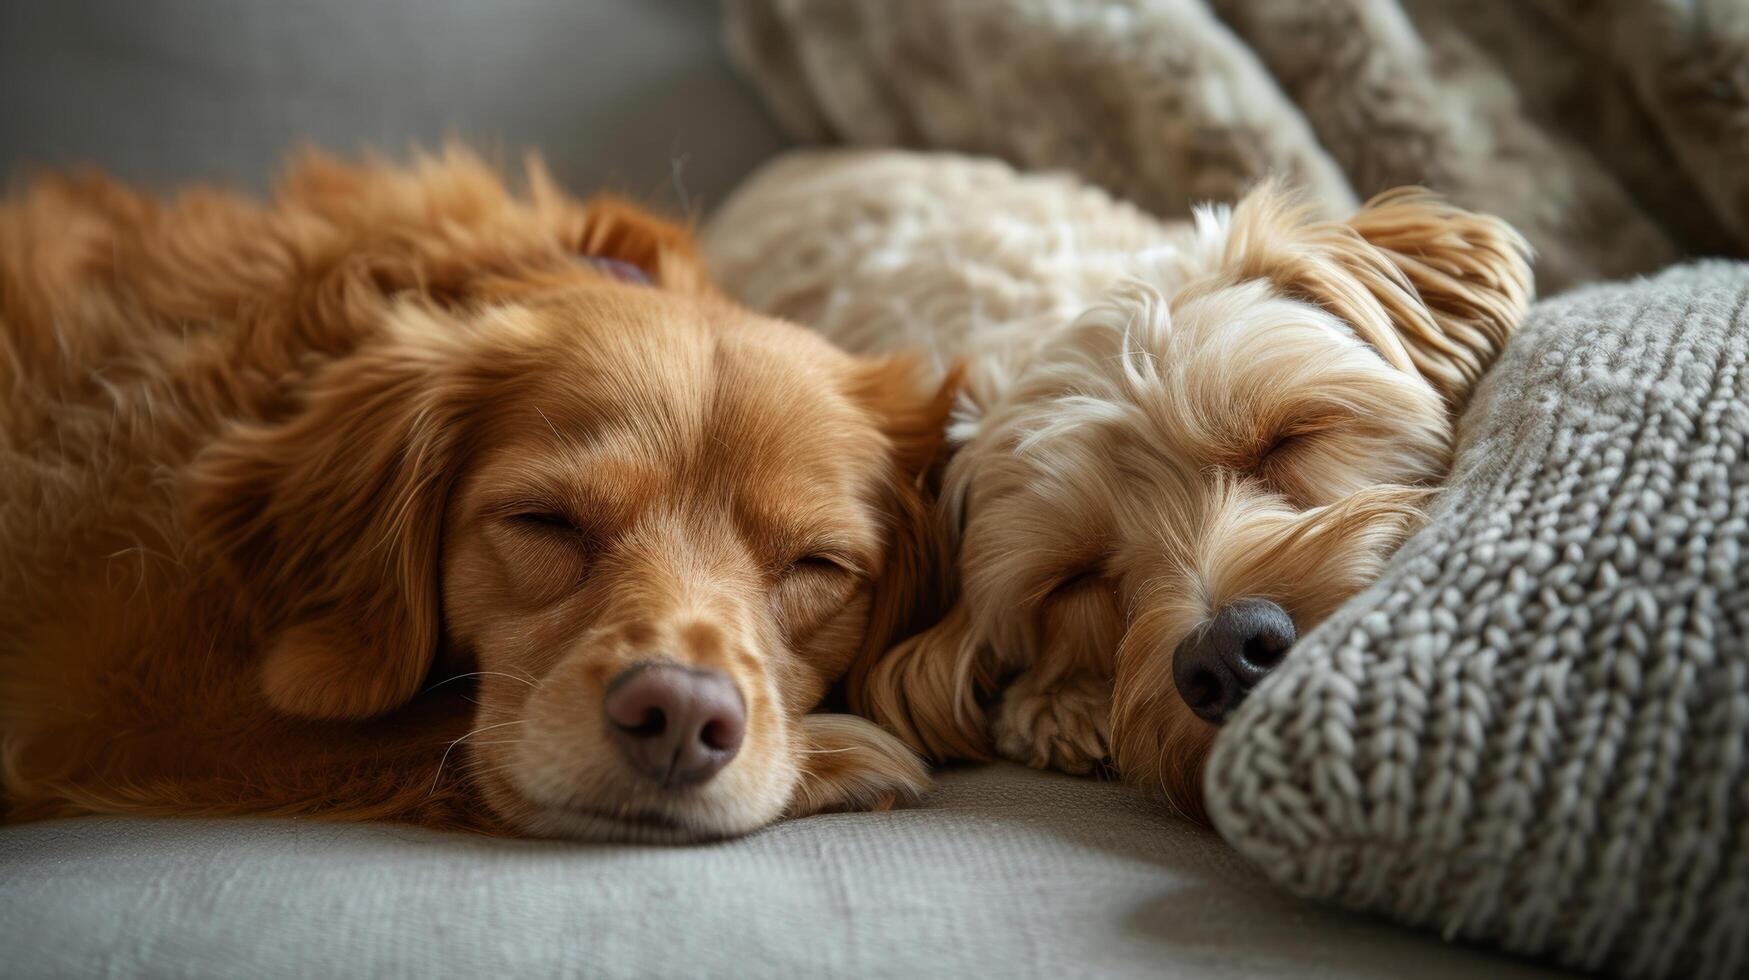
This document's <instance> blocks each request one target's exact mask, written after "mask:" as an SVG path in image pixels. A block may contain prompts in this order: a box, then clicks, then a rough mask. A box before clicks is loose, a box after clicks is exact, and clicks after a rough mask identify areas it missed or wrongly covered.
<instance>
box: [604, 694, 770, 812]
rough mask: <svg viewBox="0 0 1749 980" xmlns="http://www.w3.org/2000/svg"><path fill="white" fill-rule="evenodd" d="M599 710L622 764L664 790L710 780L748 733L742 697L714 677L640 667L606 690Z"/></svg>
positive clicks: (732, 754) (733, 755) (732, 755)
mask: <svg viewBox="0 0 1749 980" xmlns="http://www.w3.org/2000/svg"><path fill="white" fill-rule="evenodd" d="M602 709H603V710H604V711H605V712H606V714H607V731H608V734H609V735H610V736H611V737H612V738H613V740H614V742H616V743H617V744H618V745H619V748H620V751H621V752H623V753H624V754H625V757H626V761H627V762H630V763H631V765H632V768H634V769H636V770H638V772H640V773H643V774H644V775H645V776H648V777H649V778H651V779H653V780H655V781H656V782H658V783H661V784H662V785H664V786H671V785H679V784H685V783H700V782H703V781H705V780H707V779H709V778H711V777H712V776H714V775H716V774H717V771H718V770H719V769H722V768H723V766H725V765H728V763H729V760H730V759H733V758H734V757H735V752H736V751H737V750H739V749H740V748H741V736H742V735H743V734H745V732H746V730H747V709H746V707H745V705H743V704H742V701H741V692H740V691H739V690H737V689H736V687H735V682H734V681H732V680H730V679H729V675H727V674H725V673H723V672H722V671H720V670H706V669H701V668H697V667H682V666H680V665H678V664H665V663H651V664H639V665H637V666H634V667H630V668H627V669H626V670H625V671H623V672H622V673H621V674H620V675H619V676H618V677H615V678H614V679H613V680H612V681H611V682H610V683H609V684H608V685H607V696H606V697H605V698H604V699H603V701H602Z"/></svg>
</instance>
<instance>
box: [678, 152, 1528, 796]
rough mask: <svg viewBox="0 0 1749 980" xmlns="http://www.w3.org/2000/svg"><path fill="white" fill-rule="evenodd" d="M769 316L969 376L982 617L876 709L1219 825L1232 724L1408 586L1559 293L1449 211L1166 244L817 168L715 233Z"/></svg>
mask: <svg viewBox="0 0 1749 980" xmlns="http://www.w3.org/2000/svg"><path fill="white" fill-rule="evenodd" d="M706 250H707V254H708V255H709V257H710V259H711V260H712V262H713V265H714V268H715V271H716V272H717V273H718V274H719V275H720V276H721V277H722V280H723V281H725V282H728V283H731V284H733V288H734V289H735V290H736V291H737V292H738V294H739V297H740V298H741V299H742V300H743V301H745V302H747V303H748V304H749V305H751V306H753V307H754V308H756V309H760V310H763V311H764V312H766V313H771V314H777V315H780V316H783V317H786V318H789V319H793V320H797V321H800V322H803V323H809V324H813V325H814V326H816V327H817V328H818V329H820V330H821V331H823V332H824V333H826V335H827V336H828V337H830V338H831V339H832V340H834V341H836V342H838V343H840V344H842V345H844V346H846V347H848V348H850V349H851V350H852V351H855V352H862V353H868V352H874V351H882V350H888V349H897V348H902V347H917V348H924V349H927V350H932V351H933V352H934V353H935V354H936V356H937V358H938V362H939V364H940V365H943V366H945V365H947V364H949V363H951V362H953V361H956V360H963V361H964V363H965V368H966V380H965V389H964V392H963V396H962V398H961V404H960V405H959V408H958V410H957V412H956V415H955V419H954V421H953V423H952V429H951V430H950V444H951V445H952V447H953V454H952V456H951V459H950V461H949V462H948V463H947V465H946V468H945V471H944V473H943V475H942V480H943V486H942V492H941V497H940V500H941V504H940V506H941V517H942V519H943V521H944V523H945V525H946V527H947V530H948V531H949V533H950V534H951V535H952V536H953V540H954V542H955V545H956V547H957V555H958V571H959V576H960V580H959V589H960V598H959V601H958V604H957V605H956V606H955V607H954V608H953V609H952V611H951V612H950V613H949V614H948V615H947V616H946V617H945V618H944V619H943V620H942V621H941V622H940V623H939V624H937V625H936V626H935V627H934V628H932V629H931V630H929V631H927V632H925V633H923V634H922V635H920V636H918V637H915V638H913V639H912V640H910V641H907V642H905V643H903V644H901V645H900V646H898V647H896V648H895V649H893V650H892V651H891V652H890V653H889V654H888V655H887V656H886V657H885V658H884V659H883V660H882V661H880V662H879V663H878V665H877V666H876V667H875V668H874V669H873V670H872V671H871V672H870V673H869V674H868V676H867V677H865V678H862V683H860V684H859V685H857V686H856V688H855V689H854V690H853V691H852V692H851V695H852V699H853V706H855V707H856V708H858V709H859V710H861V711H864V712H866V713H868V714H869V715H871V716H872V717H874V718H875V719H876V720H878V721H879V722H881V723H882V724H884V725H885V726H887V727H888V728H890V729H891V730H893V731H894V732H896V733H898V734H899V735H901V736H902V737H904V738H905V739H906V740H907V741H908V742H910V743H911V744H912V745H914V746H916V747H917V748H918V749H920V750H922V751H924V752H926V753H928V754H930V755H932V756H934V757H936V758H952V757H966V758H979V757H984V756H986V755H987V754H988V753H989V752H990V750H991V748H992V747H993V748H994V749H995V750H996V751H998V752H1000V753H1001V754H1002V755H1005V756H1008V757H1011V758H1015V759H1018V760H1021V761H1024V762H1027V763H1029V764H1031V765H1034V766H1040V767H1054V768H1060V769H1065V770H1068V771H1072V772H1085V771H1089V770H1090V769H1092V768H1094V767H1095V766H1096V765H1098V764H1100V763H1102V762H1105V761H1108V760H1109V762H1110V763H1112V764H1115V766H1116V768H1117V770H1118V772H1119V773H1120V774H1121V775H1122V776H1123V777H1124V778H1125V779H1127V780H1129V781H1131V782H1133V783H1137V784H1140V785H1144V786H1147V787H1151V788H1153V789H1155V790H1156V791H1158V792H1160V793H1162V794H1163V795H1164V796H1165V797H1166V798H1167V799H1168V800H1170V801H1171V802H1173V803H1174V804H1175V805H1176V806H1178V807H1179V808H1180V809H1181V810H1183V811H1184V812H1186V813H1188V814H1191V815H1193V816H1200V813H1201V784H1202V766H1203V762H1204V759H1205V757H1206V755H1207V751H1208V747H1209V744H1210V742H1211V740H1212V739H1213V737H1214V734H1215V732H1216V731H1217V728H1218V726H1219V724H1220V723H1221V722H1222V721H1223V720H1224V719H1225V718H1226V717H1227V715H1228V714H1229V713H1230V712H1231V711H1232V710H1233V709H1234V708H1235V707H1236V706H1237V705H1238V703H1239V702H1240V700H1241V699H1242V698H1243V697H1244V696H1245V695H1246V693H1247V692H1248V691H1249V690H1250V689H1251V687H1252V686H1253V685H1254V684H1255V683H1256V682H1257V681H1258V680H1259V679H1260V678H1262V677H1263V676H1264V675H1265V674H1267V673H1268V672H1269V670H1270V669H1271V668H1273V667H1274V666H1275V665H1276V664H1277V663H1279V662H1280V660H1281V659H1282V657H1283V656H1284V655H1286V654H1287V653H1288V652H1289V648H1290V647H1291V645H1292V643H1293V642H1294V640H1295V638H1296V637H1297V636H1298V635H1299V633H1301V632H1303V631H1305V630H1307V629H1309V628H1311V627H1312V626H1315V625H1316V624H1317V623H1318V622H1320V621H1321V620H1323V619H1324V618H1325V617H1326V616H1327V615H1328V614H1329V613H1330V612H1331V611H1332V610H1333V609H1334V608H1335V607H1336V606H1337V605H1338V604H1340V603H1341V602H1342V601H1343V600H1345V599H1347V598H1348V597H1350V596H1352V595H1353V594H1354V593H1355V592H1357V591H1358V590H1359V589H1361V588H1362V587H1364V586H1365V585H1366V584H1367V583H1368V582H1369V581H1371V580H1372V579H1373V577H1374V576H1375V575H1376V574H1377V573H1378V571H1379V570H1380V568H1381V565H1382V563H1383V562H1384V561H1385V559H1386V558H1387V557H1388V556H1389V555H1390V554H1391V552H1392V550H1393V549H1394V548H1395V547H1396V546H1397V545H1398V544H1399V543H1400V542H1401V541H1402V540H1403V539H1404V538H1405V536H1407V534H1408V533H1409V532H1410V531H1411V530H1412V529H1413V528H1414V527H1415V526H1416V525H1417V522H1418V518H1419V514H1420V508H1421V506H1422V505H1423V504H1424V503H1425V501H1426V500H1427V498H1428V496H1429V492H1430V490H1431V489H1432V488H1434V487H1436V486H1437V485H1438V484H1439V483H1440V481H1441V480H1442V479H1443V478H1444V476H1445V473H1446V471H1447V467H1448V461H1449V459H1450V453H1451V443H1452V434H1453V420H1454V417H1455V414H1456V412H1457V410H1458V409H1460V408H1461V407H1462V405H1463V403H1464V402H1465V400H1466V399H1467V397H1468V395H1469V392H1470V388H1471V386H1472V384H1473V383H1474V382H1475V380H1476V379H1477V377H1478V376H1479V375H1480V374H1481V373H1482V371H1483V370H1484V369H1485V368H1486V367H1487V366H1488V364H1489V363H1490V362H1491V361H1492V359H1493V358H1494V356H1495V355H1496V353H1497V352H1498V350H1499V348H1500V346H1501V344H1502V342H1503V341H1504V340H1505V338H1506V337H1507V335H1508V334H1509V332H1510V331H1511V330H1512V329H1513V328H1514V326H1515V325H1516V324H1517V322H1518V321H1519V319H1520V317H1521V315H1522V313H1523V311H1524V309H1525V306H1526V304H1527V302H1528V300H1529V297H1530V294H1531V277H1530V270H1529V266H1528V263H1527V256H1526V253H1527V247H1526V246H1525V244H1524V242H1523V240H1522V239H1521V238H1520V237H1519V236H1518V234H1517V233H1516V232H1514V231H1513V230H1512V228H1510V227H1509V226H1507V225H1506V224H1505V223H1504V222H1502V221H1500V220H1498V219H1495V218H1492V217H1488V216H1484V215H1478V214H1472V213H1469V212H1466V211H1463V210H1460V209H1458V208H1456V207H1452V206H1450V205H1447V204H1445V203H1442V202H1441V201H1439V200H1438V199H1436V198H1435V197H1433V196H1431V195H1429V194H1427V193H1425V192H1422V191H1418V190H1413V189H1405V190H1398V191H1392V192H1389V193H1386V194H1383V195H1380V196H1379V197H1378V198H1376V199H1374V200H1373V201H1371V202H1370V203H1368V204H1367V205H1366V206H1365V207H1364V208H1362V209H1361V210H1360V211H1359V212H1358V213H1356V214H1355V215H1353V216H1352V217H1350V218H1348V219H1347V220H1345V221H1330V220H1318V219H1317V218H1316V217H1314V216H1313V215H1311V214H1309V213H1308V212H1307V211H1306V209H1304V208H1302V207H1300V206H1299V205H1298V204H1296V203H1295V201H1294V200H1293V198H1292V196H1291V195H1290V194H1289V193H1287V192H1286V191H1284V190H1283V189H1282V188H1280V187H1278V186H1275V185H1264V186H1262V187H1259V188H1258V189H1256V190H1254V191H1253V192H1251V193H1250V194H1249V195H1248V196H1247V197H1246V198H1245V199H1244V200H1243V201H1241V202H1240V203H1239V204H1238V205H1237V206H1236V207H1232V208H1227V207H1225V206H1213V207H1208V208H1204V209H1201V210H1199V211H1198V212H1197V213H1196V215H1195V220H1194V221H1193V222H1188V223H1184V224H1180V225H1165V224H1162V223H1159V222H1156V221H1154V220H1153V219H1151V218H1149V217H1147V216H1145V215H1143V214H1141V213H1139V212H1138V211H1136V210H1134V209H1132V208H1130V207H1128V206H1126V205H1123V204H1120V203H1116V202H1114V201H1112V200H1111V199H1109V198H1108V197H1106V196H1105V195H1104V194H1102V193H1100V192H1098V191H1095V190H1091V189H1089V188H1086V187H1083V186H1081V185H1078V184H1077V183H1075V182H1073V181H1072V180H1070V179H1068V178H1064V177H1057V176H1022V175H1018V174H1016V173H1014V172H1013V171H1012V170H1010V169H1009V168H1007V167H1006V166H1004V165H1001V164H998V163H992V162H987V161H976V160H970V159H965V158H959V157H951V156H932V155H919V154H908V153H902V152H884V151H883V152H829V153H804V154H798V155H793V156H791V157H789V158H786V159H784V160H782V161H779V162H777V163H774V164H772V165H770V166H768V167H767V168H766V169H765V170H764V171H763V172H762V173H760V174H759V175H757V176H756V177H755V178H754V179H752V180H751V181H750V182H749V183H748V184H747V185H745V186H744V187H743V189H742V190H741V191H740V192H739V193H738V194H737V195H736V196H735V197H734V198H733V199H732V200H731V201H729V202H728V203H727V204H726V205H725V207H724V208H723V210H722V211H721V213H720V214H719V215H718V217H717V218H716V220H715V222H714V225H713V227H712V228H711V229H710V230H709V231H708V232H707V235H706Z"/></svg>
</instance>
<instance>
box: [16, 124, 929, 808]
mask: <svg viewBox="0 0 1749 980" xmlns="http://www.w3.org/2000/svg"><path fill="white" fill-rule="evenodd" d="M0 388H3V390H4V401H3V402H0V767H3V768H0V775H3V779H4V782H3V786H4V798H5V807H6V812H5V816H6V819H8V820H13V821H17V820H25V819H33V818H41V817H47V816H53V815H62V814H74V813H89V812H124V811H131V812H149V813H274V814H309V815H320V816H326V817H337V818H348V819H367V818H384V819H400V820H411V821H418V822H423V823H428V824H433V825H439V826H461V827H471V828H475V829H483V830H489V831H496V832H510V833H532V834H540V835H556V836H576V837H592V838H605V837H616V838H625V837H635V838H643V839H692V838H701V837H713V836H721V835H725V834H734V833H739V832H744V831H747V830H749V829H752V828H755V827H758V826H760V825H762V824H765V823H767V822H769V821H771V820H773V819H775V818H777V817H779V816H782V815H784V814H786V813H788V814H800V813H807V812H812V811H816V810H820V809H825V808H840V807H856V806H864V805H869V804H872V803H876V802H878V801H881V800H884V799H889V798H891V797H892V796H893V795H894V794H901V793H906V792H910V791H913V790H915V789H917V788H918V787H919V786H920V785H921V781H922V778H923V774H922V769H921V767H920V765H919V764H918V762H917V761H916V759H915V758H914V757H913V756H912V755H911V753H910V752H909V751H908V750H906V749H905V748H904V747H903V746H902V745H900V744H899V743H898V741H897V740H895V739H893V738H892V737H891V736H888V735H886V734H884V733H882V732H880V731H879V730H877V729H876V728H874V726H872V725H871V724H869V723H867V722H863V721H861V720H859V719H855V718H851V717H849V716H845V715H823V714H810V711H811V710H812V709H814V708H815V707H816V706H818V705H819V704H820V703H821V701H822V698H823V697H824V696H825V695H826V693H827V691H828V689H829V688H830V687H831V686H832V685H833V684H834V683H835V682H836V681H838V680H839V679H840V678H841V677H842V676H844V675H845V674H846V673H847V672H851V671H853V670H855V669H857V668H858V665H861V666H862V667H863V668H866V666H867V660H866V657H867V655H868V654H870V653H872V652H875V651H879V650H881V649H884V648H885V647H887V646H888V645H889V644H890V643H891V642H892V641H893V640H894V639H895V638H896V637H898V636H899V635H901V634H902V633H903V631H904V629H905V627H906V624H907V623H908V622H909V621H910V620H911V618H912V616H913V614H914V613H915V612H917V611H918V610H921V609H924V608H926V607H927V606H928V604H929V602H930V601H931V597H932V595H933V593H934V591H935V586H934V584H933V583H932V581H931V578H930V571H931V569H932V568H934V567H935V566H936V565H938V564H940V562H941V559H940V558H939V556H937V555H935V554H934V552H935V550H936V545H935V544H934V543H933V542H932V540H931V539H930V537H929V536H928V533H927V530H926V529H927V527H928V525H929V522H928V521H927V520H926V518H925V514H926V512H927V510H928V506H929V504H928V502H927V501H926V500H925V499H923V497H922V496H921V492H920V490H919V489H918V488H919V484H920V480H919V474H920V472H921V470H922V469H923V468H924V467H926V466H927V464H928V463H929V461H930V460H931V459H932V458H933V456H934V454H935V450H936V445H935V443H936V434H937V433H938V432H939V431H940V429H941V425H942V419H943V417H944V414H945V412H946V408H947V399H946V398H945V397H943V396H940V395H938V394H937V393H936V392H935V391H934V390H932V389H931V390H926V389H924V388H922V387H920V386H919V383H918V382H917V380H916V378H915V377H914V372H913V371H912V369H911V366H910V365H909V363H908V362H907V361H905V360H903V359H893V358H881V359H857V358H852V357H850V356H847V355H845V354H842V353H840V352H839V351H838V350H836V349H834V348H833V347H831V346H830V345H829V344H827V343H826V342H825V341H823V340H821V339H820V338H819V337H818V336H816V335H814V334H812V333H810V332H808V331H805V330H802V329H800V328H797V327H794V326H791V325H789V324H786V323H782V322H779V321H776V320H771V319H766V318H763V317H759V316H755V315H753V314H751V313H749V312H747V311H745V310H742V309H739V308H737V307H736V306H734V305H732V304H731V303H729V302H728V301H727V300H725V299H723V298H722V297H720V296H719V295H718V294H717V293H715V292H714V291H713V290H712V288H711V287H710V286H708V285H707V284H706V282H705V280H704V276H703V273H702V270H701V268H700V266H699V264H698V262H697V261H696V260H695V258H694V254H693V251H692V246H691V243H690V241H689V239H688V237H687V235H686V234H685V232H684V231H683V230H682V229H680V228H678V227H676V226H673V225H670V224H666V223H663V222H660V221H658V220H656V219H654V218H651V217H649V216H647V215H645V214H643V213H640V212H638V211H637V210H635V209H633V208H630V207H628V206H626V205H623V204H620V203H616V202H614V201H611V200H606V201H597V202H594V203H591V204H589V205H587V206H585V205H581V204H578V203H576V202H574V201H572V200H570V199H568V198H566V197H565V196H564V195H563V194H561V193H560V192H559V191H557V190H556V189H555V188H554V187H553V185H552V183H551V181H550V180H549V179H547V178H546V177H545V176H544V173H543V171H542V170H541V169H540V168H539V167H538V165H534V166H531V167H530V169H529V180H528V188H527V191H526V193H525V194H522V195H520V196H518V195H516V194H513V193H511V192H510V191H508V190H506V189H505V187H504V186H503V184H502V183H501V182H500V181H499V179H498V178H497V177H496V175H495V173H494V171H493V170H492V169H491V168H489V167H486V166H485V165H483V164H482V163H480V162H479V161H478V160H477V159H475V158H473V157H470V156H469V155H467V154H466V153H464V152H461V151H450V152H449V153H447V154H445V155H444V156H442V157H441V158H437V159H425V160H422V161H420V162H418V163H416V164H415V165H413V166H410V167H407V168H396V167H391V166H386V165H378V164H371V165H361V166H350V165H342V164H339V163H335V162H332V161H329V160H324V159H320V158H314V157H312V158H309V159H306V160H304V161H302V162H301V163H300V164H298V165H297V166H295V167H294V168H293V170H292V171H291V173H290V174H289V176H288V178H287V180H286V181H285V183H284V186H283V187H282V188H281V189H280V191H279V192H278V194H277V195H276V197H275V198H274V200H273V201H272V202H271V203H269V204H266V205H259V204H256V203H253V202H251V201H248V200H245V199H242V198H240V197H236V196H232V195H229V194H224V193H218V192H213V191H193V192H189V193H186V194H183V195H181V196H179V197H176V198H175V199H174V200H171V201H168V202H158V201H155V200H153V199H151V198H149V197H148V196H146V195H144V194H141V193H138V192H135V191H132V190H129V189H126V188H123V187H120V186H118V185H116V184H113V183H110V182H107V181H104V180H102V179H98V178H86V179H46V180H43V181H40V182H38V183H37V184H36V185H34V186H33V187H32V188H30V189H29V190H27V191H26V192H24V193H22V194H20V195H18V196H15V197H13V198H11V199H10V200H8V201H6V202H5V203H4V204H0ZM449 679H456V682H455V683H445V681H446V680H449ZM464 690H465V691H466V693H464ZM467 694H472V697H469V696H467Z"/></svg>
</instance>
